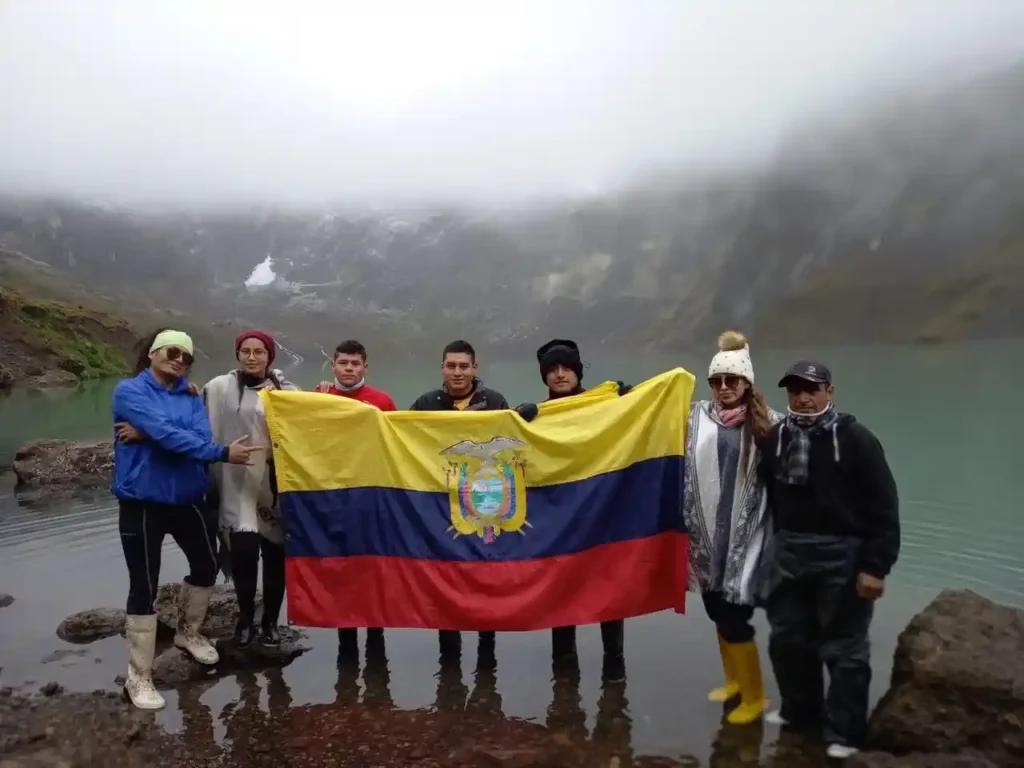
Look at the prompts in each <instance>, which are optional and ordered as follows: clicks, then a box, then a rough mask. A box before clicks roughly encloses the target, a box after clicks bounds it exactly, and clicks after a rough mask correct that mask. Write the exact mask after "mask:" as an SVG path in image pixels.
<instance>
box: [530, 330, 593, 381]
mask: <svg viewBox="0 0 1024 768" xmlns="http://www.w3.org/2000/svg"><path fill="white" fill-rule="evenodd" d="M537 362H538V363H539V364H540V378H541V381H543V382H545V383H546V382H547V379H548V373H550V372H551V369H552V368H554V367H555V366H556V365H563V366H565V367H566V368H568V369H569V370H570V371H572V372H573V373H575V374H576V378H577V379H578V380H579V381H581V382H582V381H583V361H582V360H581V359H580V347H579V345H578V344H577V343H576V342H575V341H572V340H571V339H552V340H551V341H549V342H548V343H547V344H545V345H544V346H542V347H541V348H540V349H538V350H537Z"/></svg>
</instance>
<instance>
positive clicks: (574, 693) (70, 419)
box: [0, 342, 1024, 768]
mask: <svg viewBox="0 0 1024 768" xmlns="http://www.w3.org/2000/svg"><path fill="white" fill-rule="evenodd" d="M1022 353H1024V345H1021V344H1020V343H1019V342H1007V343H1001V344H987V345H973V346H960V347H945V348H919V349H909V350H908V349H904V348H879V349H861V350H857V349H852V350H836V351H833V352H831V353H827V354H823V355H822V356H823V357H825V359H826V361H827V362H829V363H830V364H831V365H832V368H833V371H834V372H835V374H836V377H837V390H838V393H839V398H840V403H841V405H842V406H843V408H844V409H849V410H851V411H852V412H854V413H855V414H857V416H858V418H860V419H861V420H862V421H864V422H866V423H867V424H868V425H869V426H870V427H871V428H872V429H874V430H875V431H876V432H877V434H878V435H879V437H880V438H881V440H882V442H883V445H884V446H885V448H886V452H887V454H888V456H889V458H890V461H891V463H892V466H893V470H894V473H895V475H896V477H897V480H898V483H899V486H900V492H901V497H902V505H903V513H902V514H903V552H902V555H901V559H900V562H899V564H898V565H897V569H896V571H895V573H894V574H893V577H892V578H891V580H890V581H891V583H890V584H889V589H888V592H887V594H886V596H885V598H884V599H883V600H882V601H881V603H880V604H879V606H878V610H877V612H876V618H875V621H874V625H873V629H872V640H873V662H874V669H875V677H874V680H873V684H872V692H873V696H874V697H875V698H877V697H878V696H880V695H881V694H882V693H883V692H884V691H885V689H886V687H887V684H888V678H889V673H890V668H891V660H892V652H893V649H894V647H895V642H896V637H897V635H898V633H899V632H900V631H901V630H902V628H903V627H904V626H905V624H906V622H907V620H908V619H909V618H910V617H911V616H912V615H913V614H915V613H916V612H917V611H919V610H921V609H922V608H923V607H924V606H925V605H926V604H927V603H928V601H929V600H930V599H931V598H932V597H933V596H934V595H935V594H937V592H938V591H939V590H940V589H942V588H945V587H962V588H969V589H973V590H975V591H978V592H980V593H981V594H984V595H986V596H987V597H990V598H992V599H994V600H997V601H1000V602H1004V603H1010V604H1015V605H1021V606H1024V562H1022V559H1021V555H1020V553H1021V551H1022V544H1024V530H1022V527H1021V526H1020V524H1019V520H1018V517H1019V510H1020V509H1021V505H1022V503H1024V491H1022V487H1021V486H1020V484H1019V482H1018V481H1017V479H1016V478H1017V475H1018V474H1019V470H1018V469H1017V465H1018V464H1019V457H1020V448H1019V440H1020V437H1019V436H1020V434H1021V433H1022V428H1024V423H1021V416H1020V414H1019V413H1018V412H1016V411H1014V410H1012V409H1011V410H1010V411H1000V410H986V409H982V408H978V407H975V406H974V405H971V404H970V403H973V402H974V398H975V397H976V393H977V392H978V391H982V390H985V389H986V388H992V387H997V386H1000V385H1005V384H1006V383H1007V382H1011V381H1016V380H1018V379H1019V378H1020V375H1021V373H1024V369H1021V367H1020V366H1021V365H1022V363H1021V361H1024V354H1022ZM800 356H801V355H800V353H792V352H766V353H764V354H759V355H758V356H757V358H756V363H757V365H758V369H759V371H763V372H764V373H763V374H760V375H762V376H763V378H764V382H763V386H765V387H766V388H768V387H769V386H770V384H772V383H774V380H775V377H776V376H777V375H778V373H779V371H780V370H781V369H783V368H784V367H785V364H786V363H787V362H789V361H790V360H792V359H795V358H797V357H800ZM678 362H679V361H665V360H644V361H643V362H642V363H637V364H635V365H632V366H625V365H615V364H612V362H611V361H610V362H608V363H605V364H602V365H600V366H595V370H593V371H588V373H587V379H588V382H596V381H600V380H602V379H603V378H630V379H632V380H637V379H639V378H643V377H644V376H647V375H650V374H652V373H654V372H656V371H657V370H663V369H665V368H666V367H669V366H670V365H674V364H678ZM682 362H683V364H684V365H687V366H688V367H689V368H690V369H691V370H694V371H698V372H699V371H700V370H702V367H703V366H702V364H700V363H699V361H691V360H683V361H682ZM623 369H626V370H628V371H629V372H630V373H632V375H625V374H624V373H623V372H622V371H623ZM373 373H374V377H375V378H374V381H375V383H378V384H380V385H382V386H384V387H386V388H388V389H390V390H391V391H392V392H393V394H394V396H395V397H396V399H397V400H398V401H399V402H400V403H404V402H406V401H407V400H408V401H411V399H412V398H413V397H414V396H415V395H416V394H418V392H419V391H420V390H421V389H426V388H428V387H430V386H432V384H433V380H434V374H433V373H431V372H429V371H427V372H425V373H424V372H417V373H416V374H415V375H410V372H408V371H402V370H397V369H396V370H389V369H386V368H385V367H384V366H381V367H380V369H379V370H378V369H376V368H375V369H374V371H373ZM485 375H486V377H487V378H488V380H490V381H493V382H495V383H496V384H497V385H498V386H499V388H501V389H502V390H503V391H504V392H505V394H506V395H507V396H508V398H509V399H510V400H512V401H517V402H518V401H521V400H526V399H529V398H530V397H536V396H537V391H536V390H537V389H538V387H539V381H538V377H537V374H536V368H535V367H534V366H530V365H528V364H524V363H519V364H516V366H515V367H512V366H508V365H505V364H501V363H495V364H493V365H491V366H490V367H489V369H488V371H486V372H485ZM320 377H321V372H320V371H319V369H318V366H317V367H313V368H311V369H310V370H306V371H299V372H298V373H297V374H296V375H295V378H296V379H298V380H299V381H300V382H301V383H302V384H304V385H306V386H308V385H310V384H312V383H313V382H314V381H316V380H318V379H319V378H320ZM921 382H927V386H921V385H920V383H921ZM698 394H700V383H699V382H698ZM768 394H769V398H770V400H771V401H772V402H773V404H775V405H780V404H781V403H779V398H778V396H777V392H776V391H774V390H773V389H768ZM108 409H109V388H106V389H104V387H103V386H98V387H94V388H91V389H87V390H85V391H83V392H80V393H54V394H51V393H46V394H28V393H17V394H16V396H15V398H11V399H8V400H6V401H5V400H0V423H3V424H4V427H5V429H4V434H3V435H0V463H2V461H3V460H4V459H7V460H9V458H10V455H11V453H12V451H13V447H14V445H15V444H17V443H20V442H21V441H23V440H25V439H29V438H31V437H38V436H52V437H73V438H86V437H101V436H103V435H104V434H106V433H107V432H108V430H109V416H108ZM184 573H185V563H184V559H183V558H182V556H181V554H180V553H179V551H178V550H177V548H176V547H175V546H174V545H173V543H172V542H171V541H170V540H168V541H167V543H166V545H165V550H164V564H163V573H162V580H163V581H164V582H169V581H174V580H178V579H180V578H181V576H183V575H184ZM126 575H127V574H126V571H125V566H124V563H123V559H122V555H121V550H120V544H119V540H118V536H117V533H116V513H115V511H114V507H113V503H112V501H111V500H110V499H109V498H101V499H99V500H98V501H96V502H91V503H87V502H83V501H63V502H56V503H51V504H47V505H44V506H41V507H40V506H33V507H28V506H23V505H21V504H19V503H18V502H17V501H16V500H15V498H14V496H13V494H12V491H11V488H10V487H9V484H8V485H6V486H0V592H6V593H10V594H11V595H13V596H14V597H15V602H14V604H13V605H10V606H8V607H5V608H0V668H2V671H0V686H26V690H34V689H36V688H38V687H39V686H40V685H42V684H43V683H45V682H49V681H56V682H58V683H60V684H61V685H63V686H65V687H66V688H68V689H69V690H72V691H75V690H82V691H85V690H92V689H95V688H104V689H108V690H114V689H115V688H116V685H115V683H114V678H115V676H117V675H119V674H123V671H124V665H125V658H126V657H125V648H124V641H123V640H122V639H121V638H118V637H115V638H110V639H107V640H101V641H98V642H95V643H92V644H89V645H83V646H72V645H69V644H67V643H64V642H62V641H61V640H59V639H58V638H57V636H56V634H55V630H56V627H57V625H58V624H59V622H60V621H61V620H62V619H63V618H64V617H66V616H68V615H70V614H72V613H75V612H77V611H80V610H83V609H87V608H93V607H100V606H109V607H114V608H118V607H123V601H124V596H125V590H126V584H127V578H126ZM756 623H757V628H758V634H759V638H760V639H761V640H762V646H763V640H764V638H765V637H766V627H765V624H764V620H763V616H762V615H761V614H759V615H758V617H757V620H756ZM309 636H310V640H309V644H310V645H311V646H312V650H311V651H310V652H309V653H307V654H305V655H304V656H302V657H300V658H299V659H297V660H296V661H295V662H294V663H292V664H291V665H290V666H288V667H287V668H285V669H284V670H282V672H281V673H280V675H276V674H275V673H274V672H271V673H269V674H268V673H264V672H258V673H255V674H238V675H233V676H230V677H228V678H224V679H222V680H219V681H217V682H215V683H214V684H212V685H209V686H206V685H204V686H202V687H200V688H197V687H194V686H193V687H191V688H186V689H183V693H182V694H179V693H177V692H174V691H169V692H168V693H167V698H168V707H167V708H166V709H165V710H164V711H163V712H161V713H159V714H158V715H157V721H158V722H159V723H160V724H161V725H163V726H164V727H165V728H167V729H168V730H170V731H172V732H181V733H185V734H187V735H188V737H189V738H190V739H194V740H196V741H197V743H198V742H199V741H204V743H210V744H214V745H224V746H225V747H226V748H227V747H230V748H231V749H234V744H235V741H234V740H235V739H236V738H237V739H246V738H249V737H248V736H245V734H246V733H248V734H251V738H252V739H255V740H257V741H258V740H259V739H260V736H259V734H260V733H261V732H262V730H261V729H265V728H267V727H268V726H267V725H266V723H265V722H263V720H264V719H265V718H266V716H267V713H268V711H270V710H273V711H274V713H275V715H274V718H275V719H277V718H279V717H283V715H280V714H279V713H280V712H281V711H284V709H287V710H288V711H292V712H295V714H294V715H289V719H288V720H287V722H288V723H289V724H290V727H292V726H293V727H295V728H298V729H300V730H301V731H303V732H307V733H308V734H309V736H310V738H312V736H313V735H314V734H317V733H319V734H320V738H326V736H324V733H327V732H330V731H331V729H333V728H338V727H341V725H340V724H343V723H350V722H351V721H350V720H349V719H347V718H346V717H343V716H342V715H340V714H338V712H337V710H338V709H339V708H341V709H343V710H345V711H346V712H347V711H348V708H349V707H350V706H351V705H357V706H363V707H366V708H367V710H368V711H372V712H374V713H376V714H374V716H373V718H371V719H373V720H374V721H375V722H380V723H393V724H394V725H395V727H396V728H398V727H399V725H400V722H399V720H400V717H399V715H398V714H392V715H388V714H386V713H387V712H393V713H394V712H397V711H398V710H401V711H410V710H416V709H419V708H435V707H436V708H438V709H442V710H447V711H452V710H456V709H459V708H461V711H463V712H466V713H467V714H466V717H467V718H468V717H469V716H470V714H469V713H470V712H471V713H472V717H473V718H483V720H481V721H480V722H483V723H488V722H492V721H493V722H498V712H500V713H502V714H503V715H505V716H508V717H517V718H525V719H528V720H531V721H533V722H536V723H539V724H550V726H551V728H552V729H554V730H555V731H558V732H563V731H564V732H567V733H575V734H580V735H581V736H583V735H585V736H586V738H587V739H589V740H591V741H594V742H598V743H599V744H602V745H605V746H607V748H608V750H610V751H611V752H612V753H613V754H633V755H641V754H644V755H663V756H666V757H671V758H675V759H677V760H681V761H683V763H684V764H689V765H698V764H700V765H709V764H711V765H715V766H718V767H719V768H724V767H725V766H732V765H756V764H757V762H756V761H755V762H751V761H750V760H748V759H746V758H749V757H751V754H750V750H751V749H755V748H756V750H755V754H758V753H759V754H760V756H761V760H762V761H764V762H763V764H765V765H767V764H770V762H769V761H770V758H771V755H772V753H773V751H774V750H775V749H776V746H775V745H776V743H777V741H776V740H777V738H778V731H777V730H776V729H774V728H769V727H766V728H765V729H764V732H763V735H762V734H761V733H760V732H759V731H748V732H746V736H744V737H743V738H742V739H741V741H740V742H739V744H740V747H742V749H740V750H739V751H740V752H743V753H744V755H745V756H746V757H745V758H742V759H741V756H738V755H739V752H737V751H736V749H733V747H735V746H736V744H737V742H736V732H735V731H734V730H732V731H730V730H729V729H724V730H723V729H721V726H720V720H721V708H720V707H718V706H716V705H712V704H709V703H707V702H706V701H705V698H704V697H705V693H706V691H707V689H708V688H710V687H712V686H714V685H716V684H718V682H719V680H718V677H719V674H720V662H719V659H718V653H717V646H716V644H715V639H714V632H713V629H712V627H711V625H710V624H709V622H708V621H707V619H706V617H705V616H704V612H703V609H702V607H701V606H700V603H699V601H698V600H691V611H690V613H689V614H688V615H686V616H676V615H674V614H669V613H663V614H657V615H654V616H648V617H644V618H641V619H634V620H631V621H630V622H628V624H627V636H626V655H627V659H626V661H627V679H626V683H625V685H624V686H622V685H618V686H616V685H612V686H608V685H605V686H602V681H601V643H600V635H599V631H598V628H597V627H596V626H595V627H588V628H584V629H581V631H580V634H579V643H580V679H579V681H578V684H577V683H576V681H574V680H573V679H571V678H570V679H561V680H559V681H558V682H557V684H556V682H553V681H552V674H551V663H550V637H549V634H548V633H547V632H532V633H504V634H500V635H499V637H498V644H497V653H496V658H495V661H496V669H493V668H492V665H490V664H487V663H484V664H482V665H478V659H477V656H476V647H475V641H474V638H473V636H472V635H470V634H469V633H466V634H464V640H463V642H464V652H463V658H462V663H461V669H460V670H458V671H456V670H450V669H447V668H445V669H444V670H442V669H441V667H440V665H439V662H438V654H437V640H436V635H435V634H434V633H432V632H424V631H403V630H389V631H388V632H387V633H386V654H385V656H386V660H385V658H384V656H381V655H379V654H378V655H372V656H371V659H370V660H369V662H366V661H365V660H364V661H362V663H361V664H360V667H359V669H358V671H355V670H354V669H353V668H352V667H351V666H343V667H342V668H341V670H340V671H339V668H338V663H337V640H336V636H335V634H334V633H333V632H332V631H326V630H311V631H310V632H309ZM762 660H763V663H764V666H765V682H766V686H767V688H768V695H769V697H771V698H777V694H776V690H775V686H774V681H773V679H772V676H771V674H770V667H769V665H768V663H767V654H766V653H765V649H764V647H762ZM485 661H486V660H485ZM460 673H461V674H460ZM257 689H258V690H257ZM240 712H248V713H249V714H248V715H246V716H244V717H243V716H242V715H240V714H239V713H240ZM339 718H340V719H339ZM389 718H390V719H389ZM487 718H491V720H488V719H487ZM360 722H361V721H360ZM474 722H475V721H474ZM260 723H263V724H262V725H260ZM360 727H364V726H360ZM422 727H430V728H440V727H446V726H443V725H441V724H439V723H437V722H434V721H430V723H429V724H424V725H423V726H422ZM481 727H482V728H486V727H487V726H486V725H481ZM233 733H235V734H236V735H232V734H233ZM720 736H724V737H725V740H726V741H725V743H726V744H727V745H730V744H731V745H732V747H729V748H728V749H724V752H723V748H722V742H721V740H720ZM445 738H446V732H443V733H433V735H432V737H431V739H432V740H433V741H438V740H440V742H442V743H443V742H444V739H445ZM294 742H295V743H294V744H293V748H294V749H302V747H301V739H299V738H298V737H296V739H295V740H294ZM716 742H717V743H718V748H717V749H716V747H715V744H716ZM514 746H515V745H514V744H509V745H505V748H513V747H514ZM312 748H313V747H312V746H310V749H312ZM268 749H269V747H268ZM730 749H731V750H732V751H730ZM229 751H230V750H229ZM286 759H287V756H286V755H284V754H280V760H279V763H278V764H280V763H281V762H283V761H285V760H286ZM229 764H230V763H229ZM261 764H262V763H261ZM268 764H269V763H268ZM605 764H606V763H605ZM623 764H624V765H625V764H627V763H625V762H624V763H623ZM776 764H780V765H787V766H788V765H789V763H786V762H781V761H776ZM793 765H794V768H795V763H794V764H793Z"/></svg>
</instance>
